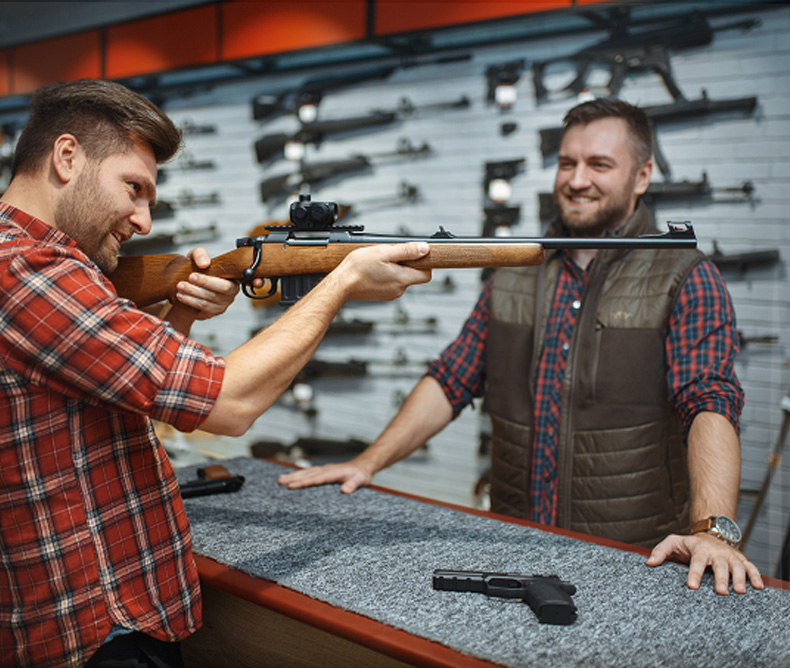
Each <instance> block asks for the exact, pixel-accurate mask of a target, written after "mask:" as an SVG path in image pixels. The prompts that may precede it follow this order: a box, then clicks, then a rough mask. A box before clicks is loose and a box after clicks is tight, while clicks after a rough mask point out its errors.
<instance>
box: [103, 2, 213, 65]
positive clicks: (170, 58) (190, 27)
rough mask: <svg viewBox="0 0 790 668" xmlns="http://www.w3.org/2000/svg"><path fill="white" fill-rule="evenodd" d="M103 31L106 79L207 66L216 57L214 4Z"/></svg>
mask: <svg viewBox="0 0 790 668" xmlns="http://www.w3.org/2000/svg"><path fill="white" fill-rule="evenodd" d="M105 34H106V46H105V66H104V68H105V70H104V73H105V76H106V77H107V78H108V79H122V78H124V77H128V76H133V75H137V74H151V73H155V72H166V71H167V70H174V69H178V68H180V67H191V66H194V65H210V64H211V63H215V62H216V61H217V57H218V49H217V7H216V6H215V5H205V6H201V7H197V8H193V9H187V10H183V11H180V12H174V13H170V14H163V15H162V16H155V17H153V18H148V19H142V20H140V21H133V22H130V23H124V24H121V25H118V26H111V27H109V28H107V29H106V31H105Z"/></svg>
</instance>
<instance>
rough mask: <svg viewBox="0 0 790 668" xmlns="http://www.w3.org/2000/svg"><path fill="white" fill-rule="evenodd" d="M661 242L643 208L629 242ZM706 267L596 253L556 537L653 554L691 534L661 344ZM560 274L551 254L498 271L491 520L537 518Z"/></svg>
mask: <svg viewBox="0 0 790 668" xmlns="http://www.w3.org/2000/svg"><path fill="white" fill-rule="evenodd" d="M558 229H559V228H558V227H557V226H554V227H553V230H554V231H555V232H556V231H557V230H558ZM655 232H657V230H655V229H653V228H652V227H651V225H650V219H649V215H648V213H647V209H646V208H645V206H644V205H643V204H641V203H640V205H639V206H638V208H637V210H636V212H635V213H634V215H632V216H631V218H630V219H629V221H628V223H627V224H626V227H625V231H624V236H638V235H641V234H647V233H655ZM701 257H702V254H701V253H699V252H698V251H694V250H677V251H676V250H672V251H666V250H649V249H648V250H638V251H631V252H628V251H623V250H607V251H599V252H598V255H597V257H596V259H595V261H594V262H593V266H592V269H591V271H590V275H589V277H588V280H587V284H586V286H585V289H584V294H583V297H582V300H581V301H582V305H581V308H580V310H579V314H578V320H577V323H576V329H575V331H574V334H573V338H572V342H571V347H570V350H569V351H568V358H567V365H568V366H567V368H566V372H565V376H564V379H563V385H562V407H561V423H560V434H559V441H558V442H559V452H558V456H559V459H558V490H559V500H558V508H557V525H558V526H560V527H563V528H567V529H571V530H574V531H579V532H582V533H587V534H592V535H595V536H601V537H604V538H609V539H612V540H617V541H622V542H627V543H634V544H638V545H643V546H649V547H652V546H653V545H655V544H656V543H657V542H658V541H659V540H661V539H662V538H664V537H665V536H666V535H667V534H669V533H673V532H674V533H677V532H686V531H687V530H688V523H689V520H688V497H689V489H688V487H689V481H688V468H687V464H686V451H685V445H684V444H683V442H682V439H681V438H680V425H679V421H678V418H677V416H676V414H675V412H674V411H673V409H672V407H671V406H670V405H669V403H668V401H667V396H666V395H667V387H666V374H667V367H666V361H665V353H664V340H665V335H666V328H667V324H668V322H669V317H670V314H671V312H672V307H673V305H674V302H675V299H676V297H677V294H678V291H679V288H680V286H681V285H682V283H683V281H684V279H685V278H686V276H687V275H688V273H689V271H690V270H691V268H692V267H693V266H694V265H695V264H696V263H697V262H698V261H699V260H700V258H701ZM559 266H560V258H559V254H558V252H547V253H546V261H545V262H544V264H543V265H541V266H538V267H521V268H517V269H500V270H499V271H498V272H497V274H496V277H495V279H494V286H493V290H492V294H491V312H490V322H489V331H488V342H487V360H488V361H487V370H486V373H487V379H488V381H487V382H488V387H487V397H488V407H489V412H490V414H491V420H492V428H493V445H492V465H491V510H492V511H494V512H498V513H504V514H507V515H511V516H515V517H521V518H524V519H530V517H531V508H530V496H529V487H530V485H529V480H530V471H531V459H532V422H533V401H532V386H533V383H534V379H535V373H536V368H535V366H536V364H537V360H538V357H539V351H540V348H541V345H542V338H543V336H544V332H545V328H546V320H547V318H548V313H549V309H550V307H551V299H552V295H553V294H554V286H555V285H556V278H557V272H558V269H559ZM536 322H537V323H538V327H537V328H536V327H535V323H536ZM536 331H537V334H538V336H537V337H536V336H535V332H536Z"/></svg>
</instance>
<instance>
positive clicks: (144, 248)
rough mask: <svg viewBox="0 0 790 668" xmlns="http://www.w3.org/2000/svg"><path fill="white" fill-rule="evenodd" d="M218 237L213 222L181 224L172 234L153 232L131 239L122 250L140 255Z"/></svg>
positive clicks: (127, 253)
mask: <svg viewBox="0 0 790 668" xmlns="http://www.w3.org/2000/svg"><path fill="white" fill-rule="evenodd" d="M218 237H219V231H218V230H217V226H216V225H215V224H211V225H209V226H208V227H200V228H191V227H187V226H182V227H180V228H179V229H178V230H177V231H176V232H173V233H172V234H153V235H146V236H144V237H139V238H137V237H136V238H134V239H131V240H130V241H127V242H126V243H125V244H124V245H123V252H124V254H125V255H142V254H143V253H151V252H152V251H156V250H160V251H161V249H162V248H168V247H171V246H183V245H184V244H193V243H203V242H204V241H212V240H214V239H217V238H218Z"/></svg>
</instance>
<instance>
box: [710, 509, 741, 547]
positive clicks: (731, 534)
mask: <svg viewBox="0 0 790 668" xmlns="http://www.w3.org/2000/svg"><path fill="white" fill-rule="evenodd" d="M716 528H717V529H718V531H719V533H720V534H721V535H722V536H723V537H724V538H726V539H727V540H730V541H732V542H733V543H740V542H741V530H740V529H739V528H738V525H737V524H736V523H735V522H733V521H732V520H731V519H730V518H729V517H724V516H723V515H719V516H718V517H717V518H716Z"/></svg>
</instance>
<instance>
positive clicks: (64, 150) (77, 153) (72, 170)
mask: <svg viewBox="0 0 790 668" xmlns="http://www.w3.org/2000/svg"><path fill="white" fill-rule="evenodd" d="M51 164H52V171H53V172H54V174H55V176H56V177H57V178H58V179H59V180H60V181H61V183H63V184H64V185H65V184H66V183H69V182H70V181H72V180H73V179H74V178H75V177H76V176H77V175H78V174H79V173H80V171H81V170H82V167H83V165H84V164H85V152H84V151H83V149H82V146H81V145H80V143H79V142H78V141H77V138H76V137H75V136H74V135H71V134H62V135H60V136H59V137H58V138H57V139H56V140H55V142H54V144H53V145H52V161H51Z"/></svg>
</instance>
